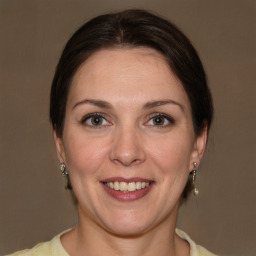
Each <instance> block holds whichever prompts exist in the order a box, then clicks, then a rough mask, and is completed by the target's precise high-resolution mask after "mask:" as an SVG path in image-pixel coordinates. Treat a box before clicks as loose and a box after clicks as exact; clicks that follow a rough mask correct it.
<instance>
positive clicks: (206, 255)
mask: <svg viewBox="0 0 256 256" xmlns="http://www.w3.org/2000/svg"><path fill="white" fill-rule="evenodd" d="M176 234H177V235H178V236H179V237H181V238H182V239H184V240H186V241H187V242H188V243H189V245H190V256H217V255H216V254H213V253H211V252H209V251H208V250H206V249H205V248H204V247H202V246H201V245H197V244H196V243H195V242H194V241H193V240H192V239H191V238H190V237H189V236H188V235H187V234H186V233H185V232H184V231H182V230H180V229H176Z"/></svg>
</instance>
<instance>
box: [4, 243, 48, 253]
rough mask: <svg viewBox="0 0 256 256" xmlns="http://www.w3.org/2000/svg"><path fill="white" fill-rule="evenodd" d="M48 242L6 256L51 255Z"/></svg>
mask: <svg viewBox="0 0 256 256" xmlns="http://www.w3.org/2000/svg"><path fill="white" fill-rule="evenodd" d="M49 243H50V242H45V243H40V244H37V245H36V246H35V247H33V248H32V249H26V250H22V251H18V252H15V253H13V254H8V255H6V256H41V255H52V254H51V248H50V245H49Z"/></svg>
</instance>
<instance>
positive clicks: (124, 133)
mask: <svg viewBox="0 0 256 256" xmlns="http://www.w3.org/2000/svg"><path fill="white" fill-rule="evenodd" d="M113 137H114V138H113V144H112V148H111V153H110V158H111V161H112V162H114V163H116V164H120V165H123V166H126V167H128V166H133V165H137V164H140V163H142V162H144V161H145V158H146V154H145V151H144V147H143V143H142V139H141V136H140V134H139V132H138V131H136V129H135V127H120V128H119V129H117V131H116V132H115V134H114V135H113Z"/></svg>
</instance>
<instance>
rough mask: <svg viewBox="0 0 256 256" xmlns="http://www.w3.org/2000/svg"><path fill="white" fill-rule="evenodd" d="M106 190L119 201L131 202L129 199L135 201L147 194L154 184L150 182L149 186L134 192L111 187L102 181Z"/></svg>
mask: <svg viewBox="0 0 256 256" xmlns="http://www.w3.org/2000/svg"><path fill="white" fill-rule="evenodd" d="M101 184H102V186H103V188H104V189H105V191H106V192H107V193H108V194H109V195H110V196H111V197H113V198H115V199H116V200H118V201H123V202H129V201H135V200H138V199H140V198H142V197H144V196H146V195H147V194H148V193H149V191H150V190H151V189H152V187H153V184H150V186H149V187H145V188H143V189H139V190H135V191H133V192H129V191H128V192H121V191H120V190H114V189H112V188H109V187H107V186H105V185H104V184H103V183H101Z"/></svg>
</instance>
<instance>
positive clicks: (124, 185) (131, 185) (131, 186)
mask: <svg viewBox="0 0 256 256" xmlns="http://www.w3.org/2000/svg"><path fill="white" fill-rule="evenodd" d="M151 183H152V182H145V181H137V182H124V181H121V182H119V181H114V182H103V184H104V185H105V186H107V187H109V188H111V189H114V190H117V191H118V190H119V191H121V192H124V193H127V192H133V191H136V190H141V189H144V188H146V187H149V186H150V185H151Z"/></svg>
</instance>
